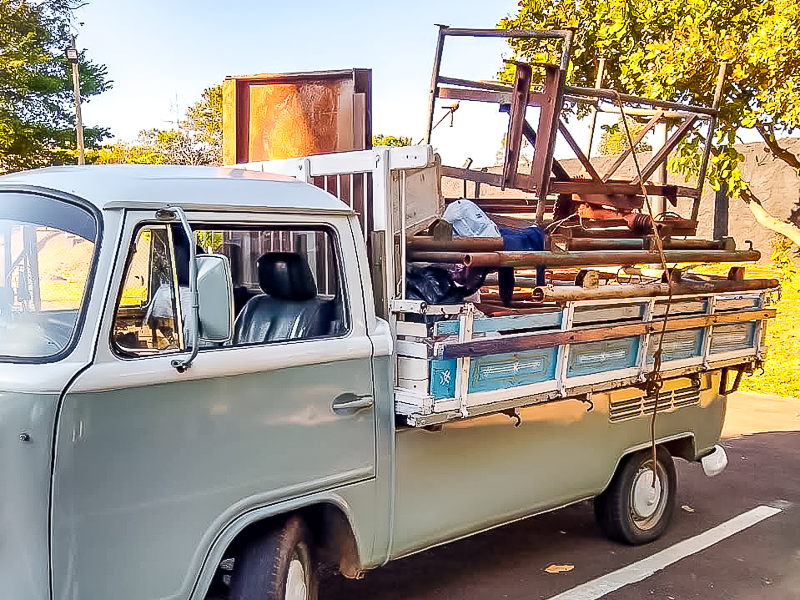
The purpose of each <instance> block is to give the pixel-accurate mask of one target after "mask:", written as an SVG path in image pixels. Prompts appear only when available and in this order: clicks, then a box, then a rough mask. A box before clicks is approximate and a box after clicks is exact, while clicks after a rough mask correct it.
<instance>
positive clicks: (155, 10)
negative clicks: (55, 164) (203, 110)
mask: <svg viewBox="0 0 800 600" xmlns="http://www.w3.org/2000/svg"><path fill="white" fill-rule="evenodd" d="M516 10H517V2H516V1H515V0H459V1H458V2H455V1H452V0H404V1H403V2H400V3H396V2H388V1H381V0H373V1H372V2H367V1H365V0H337V1H328V2H321V1H319V0H306V1H305V2H296V1H295V2H292V1H283V2H276V1H275V0H265V1H261V2H255V1H252V0H239V1H236V0H234V1H232V2H229V3H222V2H218V1H216V2H211V1H209V0H160V1H158V0H134V1H131V0H126V1H123V0H90V1H89V3H88V4H86V5H85V6H84V7H82V8H81V9H79V10H78V12H77V14H76V16H77V20H78V21H79V22H80V23H82V25H78V26H77V32H78V38H77V45H78V47H79V48H82V49H86V51H87V54H88V56H89V58H90V59H91V60H93V61H94V62H97V63H101V64H105V65H106V66H107V67H108V75H109V78H110V79H111V80H113V82H114V83H113V89H112V90H111V91H108V92H105V93H103V94H101V95H99V96H96V97H95V98H93V99H91V101H90V102H88V103H86V104H85V105H84V106H83V118H84V122H85V124H86V125H87V126H91V125H100V126H104V127H109V128H110V129H111V132H112V134H113V135H114V136H115V137H116V139H118V140H122V141H131V140H134V139H135V138H136V135H137V133H138V132H139V130H141V129H147V128H154V127H156V128H160V129H168V128H170V127H172V126H173V125H174V123H175V121H176V119H177V118H183V115H184V113H185V111H186V108H187V106H191V105H192V104H194V103H195V102H196V101H198V100H199V99H200V97H201V94H202V92H203V90H204V89H205V88H207V87H210V86H212V85H216V84H218V83H221V82H222V80H223V79H224V78H225V77H226V76H229V75H246V74H255V73H282V72H298V71H321V70H334V69H350V68H370V69H372V114H373V123H372V129H373V133H383V134H386V135H398V136H400V135H402V136H406V137H411V138H412V140H413V141H414V142H417V141H418V140H420V139H421V138H422V136H423V134H424V131H425V126H426V113H427V102H428V89H429V86H430V78H431V69H432V65H433V55H434V50H435V45H436V38H437V28H436V24H438V23H442V24H446V25H450V26H452V27H471V28H491V27H494V26H495V25H496V23H497V22H498V21H499V20H500V19H501V18H502V17H504V16H506V15H509V14H514V13H515V12H516ZM504 54H505V55H508V54H509V50H508V46H507V45H505V43H504V42H503V41H501V40H465V39H460V38H449V39H448V40H447V42H446V45H445V53H444V60H443V64H442V71H441V72H442V74H443V75H448V76H452V77H460V78H467V79H492V78H494V77H495V75H496V73H497V71H498V70H499V69H500V67H501V66H502V59H503V56H504ZM444 114H445V111H444V109H439V111H438V112H437V115H436V119H437V120H438V118H439V117H441V116H443V115H444ZM506 127H507V117H504V116H502V115H499V114H498V113H497V109H496V107H493V106H492V107H490V106H475V105H474V103H472V104H470V105H469V106H466V105H465V104H464V103H462V105H461V108H460V109H459V111H458V112H457V113H456V114H455V121H454V127H452V128H450V127H449V121H445V122H444V123H442V125H440V126H439V128H438V129H437V130H436V131H435V132H434V136H433V138H432V143H433V145H434V146H435V147H436V148H437V150H438V151H440V152H441V154H442V156H443V160H444V162H445V164H451V165H459V166H460V165H461V164H462V163H463V162H464V160H466V158H468V157H469V158H473V160H474V161H475V162H474V164H473V167H475V166H485V165H491V164H494V163H495V156H496V154H497V151H498V150H499V149H500V144H501V140H502V136H503V134H504V132H505V129H506Z"/></svg>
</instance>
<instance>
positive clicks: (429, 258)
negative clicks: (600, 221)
mask: <svg viewBox="0 0 800 600" xmlns="http://www.w3.org/2000/svg"><path fill="white" fill-rule="evenodd" d="M759 258H761V253H760V252H759V251H758V250H737V251H733V252H727V251H725V250H706V251H702V250H667V251H665V252H664V259H665V261H666V262H667V263H720V262H740V261H741V262H753V261H757V260H758V259H759ZM409 260H412V261H416V262H432V263H452V264H463V265H465V266H467V267H487V268H497V267H538V266H547V267H554V268H555V267H591V266H603V265H644V264H651V265H655V264H660V263H661V256H660V254H659V253H658V252H647V251H644V250H633V251H621V252H613V251H605V252H473V253H467V252H417V251H412V252H410V253H409Z"/></svg>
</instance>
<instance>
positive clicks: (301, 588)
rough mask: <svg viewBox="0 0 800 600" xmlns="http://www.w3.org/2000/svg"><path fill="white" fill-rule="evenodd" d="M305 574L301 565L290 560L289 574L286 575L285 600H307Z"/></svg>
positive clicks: (296, 561)
mask: <svg viewBox="0 0 800 600" xmlns="http://www.w3.org/2000/svg"><path fill="white" fill-rule="evenodd" d="M307 598H308V588H307V587H306V572H305V569H304V568H303V563H301V562H300V561H299V560H297V559H296V558H295V559H292V562H290V563H289V572H288V573H287V574H286V600H307Z"/></svg>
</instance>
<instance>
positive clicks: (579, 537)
mask: <svg viewBox="0 0 800 600" xmlns="http://www.w3.org/2000/svg"><path fill="white" fill-rule="evenodd" d="M726 435H727V436H729V437H726V439H724V440H723V442H722V445H723V446H724V447H725V449H726V451H727V453H728V458H729V461H730V464H729V466H728V469H727V470H726V471H725V472H724V473H722V474H721V475H719V476H717V477H715V478H713V479H708V478H706V477H705V476H704V475H703V473H702V470H701V468H700V467H699V465H696V464H688V463H686V462H684V461H677V462H676V467H677V471H678V481H679V486H680V487H679V496H678V505H679V506H682V507H685V508H681V509H679V510H677V511H676V514H675V517H674V519H673V523H672V526H671V528H670V530H669V531H668V532H667V534H666V535H665V536H664V537H663V538H662V539H660V540H658V541H657V542H655V543H653V544H650V545H648V546H645V547H641V546H640V547H627V546H621V545H619V544H616V543H613V542H610V541H607V540H605V539H604V538H602V537H601V535H600V532H599V531H598V529H597V527H596V525H595V523H594V517H593V514H592V507H591V504H590V503H582V504H579V505H576V506H572V507H568V508H566V509H563V510H560V511H556V512H554V513H550V514H546V515H541V516H539V517H534V518H532V519H528V520H526V521H523V522H521V523H517V524H514V525H510V526H507V527H503V528H500V529H497V530H494V531H491V532H488V533H485V534H482V535H479V536H474V537H472V538H469V539H467V540H463V541H461V542H456V543H453V544H449V545H447V546H443V547H441V548H436V549H434V550H431V551H428V552H425V553H422V554H419V555H416V556H412V557H410V558H407V559H404V560H400V561H397V562H394V563H390V564H389V565H387V566H385V567H383V568H381V569H378V570H376V571H372V572H370V573H368V574H367V576H366V578H365V579H363V580H361V581H348V580H345V579H343V578H340V577H334V578H331V579H327V580H326V581H324V582H323V586H322V589H321V590H320V600H344V599H351V598H370V599H372V600H400V599H403V600H412V599H415V600H433V599H437V600H441V599H444V598H459V599H464V600H469V599H475V600H477V599H481V600H484V599H489V598H498V599H504V598H508V599H510V600H513V599H519V600H523V599H524V600H537V599H542V600H544V599H547V598H552V597H553V596H556V595H559V594H563V595H562V596H561V597H560V598H559V600H578V598H581V596H579V595H578V593H577V592H578V590H576V589H575V588H576V587H577V586H581V585H583V584H586V583H587V582H590V581H593V580H596V579H597V578H600V577H603V576H606V575H607V574H609V573H613V572H616V571H618V570H620V569H623V568H624V567H626V566H628V565H631V564H632V563H635V562H637V561H639V560H641V559H644V558H647V557H650V556H653V555H654V554H656V553H658V552H659V551H662V550H665V549H671V550H669V552H675V551H676V550H675V548H674V547H675V545H676V544H678V543H679V542H681V541H683V540H687V539H690V538H694V537H695V536H698V535H699V534H702V533H703V532H706V531H708V530H711V529H712V528H715V527H716V526H718V525H720V524H722V523H725V522H727V521H729V520H730V519H733V518H735V517H737V516H738V515H742V514H743V513H747V512H748V511H751V510H752V509H754V508H756V507H759V506H768V507H777V508H779V509H780V512H777V513H776V514H775V515H774V516H770V517H769V518H766V519H764V520H763V521H761V522H759V523H757V524H755V525H753V526H752V527H749V528H747V529H744V530H743V531H740V532H739V533H736V534H734V535H732V536H730V537H727V538H725V539H723V540H721V541H719V542H717V543H714V544H713V545H711V546H709V547H708V548H706V549H704V550H701V551H699V552H696V553H693V554H691V555H689V556H687V557H686V558H683V559H681V560H678V561H677V562H674V563H673V564H670V565H669V566H666V567H665V568H664V569H663V570H661V571H659V572H656V573H655V574H653V575H651V576H649V577H647V578H645V579H643V580H641V581H639V582H638V583H632V584H629V585H624V586H623V587H620V588H619V589H616V591H612V592H610V593H609V594H607V595H605V596H603V598H604V600H630V599H640V598H661V599H664V600H683V599H686V598H703V599H707V600H716V599H719V600H723V599H724V600H750V599H765V600H787V599H800V401H794V400H793V401H789V400H785V399H776V398H772V397H766V396H756V395H743V394H739V395H737V396H736V397H733V398H732V400H731V402H730V403H729V414H728V419H727V425H726ZM760 510H769V509H760ZM707 535H709V534H707ZM659 556H661V555H659ZM651 560H655V559H651ZM553 564H558V565H572V566H574V568H573V569H572V570H571V571H568V572H562V573H558V574H550V573H547V572H545V569H546V568H547V567H548V566H549V565H553ZM623 576H624V573H623ZM603 581H605V580H603ZM595 587H596V585H595ZM584 591H585V590H584ZM583 597H584V598H585V597H586V596H583ZM593 597H597V596H593Z"/></svg>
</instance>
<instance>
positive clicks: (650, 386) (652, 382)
mask: <svg viewBox="0 0 800 600" xmlns="http://www.w3.org/2000/svg"><path fill="white" fill-rule="evenodd" d="M611 92H612V93H613V94H614V97H615V98H616V101H617V106H618V107H619V114H620V117H621V120H622V124H623V126H624V128H625V137H626V138H627V141H628V147H629V148H630V151H631V156H632V157H633V164H634V166H635V167H636V174H637V176H638V178H639V187H640V189H641V192H642V196H644V201H645V204H646V205H647V210H648V215H649V216H650V225H651V226H652V228H653V237H654V239H655V240H656V249H657V250H658V255H659V258H660V260H661V267H662V268H663V269H664V274H665V275H666V278H667V286H668V289H669V292H668V294H667V306H666V309H665V311H664V320H663V321H662V323H661V335H660V337H659V340H658V349H657V350H656V352H655V354H654V355H653V370H652V371H650V373H648V374H647V377H646V383H645V395H646V396H647V395H655V402H654V403H653V415H652V416H651V418H650V446H651V448H652V451H653V484H652V485H653V488H655V486H656V479H657V471H656V465H657V464H658V463H657V460H656V415H657V414H658V400H659V396H660V394H661V388H662V387H663V386H664V379H663V377H662V375H661V354H662V350H663V347H664V333H666V330H667V320H668V319H669V311H670V307H671V306H672V284H673V282H672V277H671V276H670V272H669V269H668V268H667V260H666V256H665V255H664V244H663V240H662V239H661V236H660V235H659V233H658V227H657V225H656V222H655V219H654V218H653V208H652V206H651V205H650V198H649V197H648V195H647V188H646V187H645V184H644V179H643V178H642V171H641V169H640V168H639V161H638V159H637V158H636V149H635V148H634V147H633V137H632V136H631V131H630V128H629V127H628V117H627V115H626V114H625V110H624V109H623V107H622V98H621V97H620V95H619V92H617V91H616V90H611ZM644 360H645V361H646V360H647V357H645V358H644Z"/></svg>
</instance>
